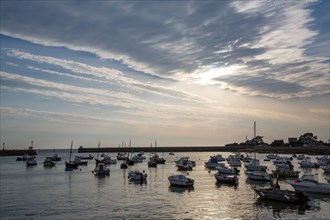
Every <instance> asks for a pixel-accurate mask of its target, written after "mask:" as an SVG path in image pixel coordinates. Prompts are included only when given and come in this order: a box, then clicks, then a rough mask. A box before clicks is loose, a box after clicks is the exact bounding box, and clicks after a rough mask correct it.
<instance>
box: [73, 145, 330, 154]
mask: <svg viewBox="0 0 330 220" xmlns="http://www.w3.org/2000/svg"><path fill="white" fill-rule="evenodd" d="M132 151H133V152H139V151H144V152H150V151H151V152H254V151H255V152H257V153H276V154H293V153H295V154H311V155H330V147H328V146H320V147H255V150H254V148H253V147H251V146H226V147H223V146H199V147H196V146H194V147H157V148H150V147H132V148H130V149H129V148H118V147H117V148H112V147H109V148H107V147H106V148H84V147H80V148H78V153H95V152H132Z"/></svg>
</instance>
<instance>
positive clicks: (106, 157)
mask: <svg viewBox="0 0 330 220" xmlns="http://www.w3.org/2000/svg"><path fill="white" fill-rule="evenodd" d="M95 161H96V163H100V162H102V163H104V164H105V165H107V164H117V160H116V159H111V157H109V156H105V157H104V158H103V159H102V160H99V159H95Z"/></svg>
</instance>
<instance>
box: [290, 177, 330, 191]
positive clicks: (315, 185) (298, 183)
mask: <svg viewBox="0 0 330 220" xmlns="http://www.w3.org/2000/svg"><path fill="white" fill-rule="evenodd" d="M287 183H289V184H290V185H291V186H292V187H293V188H294V189H295V190H296V191H303V192H306V193H319V194H325V195H330V184H329V183H320V182H319V181H318V174H317V173H306V174H304V175H302V176H301V177H300V178H299V179H298V180H295V181H294V182H287Z"/></svg>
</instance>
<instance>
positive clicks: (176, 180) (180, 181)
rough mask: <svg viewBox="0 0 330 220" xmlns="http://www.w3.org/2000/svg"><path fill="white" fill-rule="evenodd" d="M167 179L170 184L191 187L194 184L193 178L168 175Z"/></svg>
mask: <svg viewBox="0 0 330 220" xmlns="http://www.w3.org/2000/svg"><path fill="white" fill-rule="evenodd" d="M168 180H169V182H170V185H171V186H181V187H191V186H193V185H194V182H195V181H194V180H193V179H190V178H187V177H184V176H180V175H178V176H169V177H168Z"/></svg>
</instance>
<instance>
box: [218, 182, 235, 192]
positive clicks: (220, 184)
mask: <svg viewBox="0 0 330 220" xmlns="http://www.w3.org/2000/svg"><path fill="white" fill-rule="evenodd" d="M215 186H216V187H217V188H221V187H227V188H228V187H232V188H234V189H235V190H236V189H238V183H221V182H218V181H216V182H215Z"/></svg>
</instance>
